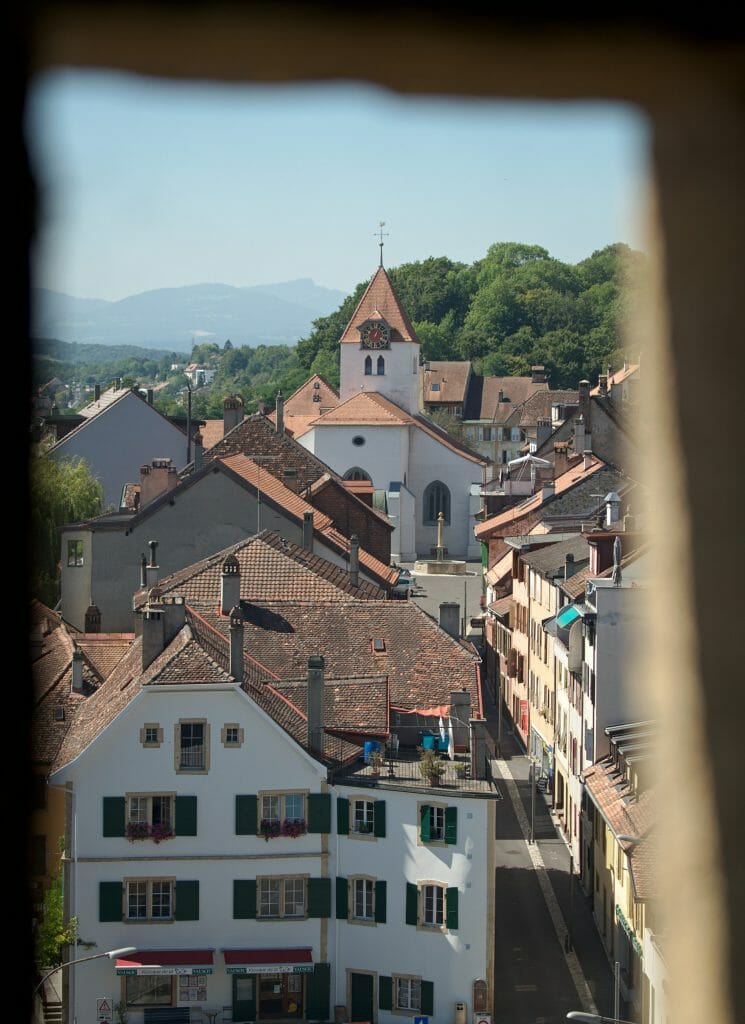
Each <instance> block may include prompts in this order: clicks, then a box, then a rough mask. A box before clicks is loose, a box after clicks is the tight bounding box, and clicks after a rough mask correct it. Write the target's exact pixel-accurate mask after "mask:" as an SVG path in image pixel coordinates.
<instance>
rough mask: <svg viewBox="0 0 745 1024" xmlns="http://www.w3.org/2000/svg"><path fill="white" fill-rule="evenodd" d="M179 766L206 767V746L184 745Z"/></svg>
mask: <svg viewBox="0 0 745 1024" xmlns="http://www.w3.org/2000/svg"><path fill="white" fill-rule="evenodd" d="M179 766H180V767H181V768H204V747H182V748H181V756H180V758H179Z"/></svg>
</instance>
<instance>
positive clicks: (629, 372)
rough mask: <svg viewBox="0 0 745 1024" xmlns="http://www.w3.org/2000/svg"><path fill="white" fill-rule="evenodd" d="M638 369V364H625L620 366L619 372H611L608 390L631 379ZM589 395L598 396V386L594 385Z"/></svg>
mask: <svg viewBox="0 0 745 1024" xmlns="http://www.w3.org/2000/svg"><path fill="white" fill-rule="evenodd" d="M638 369H639V364H638V363H627V364H626V365H625V366H622V367H621V368H620V370H613V372H612V373H611V374H610V375H609V376H608V388H609V389H610V387H611V386H612V385H613V384H622V383H623V381H625V380H628V378H629V377H633V376H634V374H635V373H636V371H637V370H638ZM590 394H591V395H599V394H600V385H599V384H596V385H595V387H594V388H592V389H591V390H590Z"/></svg>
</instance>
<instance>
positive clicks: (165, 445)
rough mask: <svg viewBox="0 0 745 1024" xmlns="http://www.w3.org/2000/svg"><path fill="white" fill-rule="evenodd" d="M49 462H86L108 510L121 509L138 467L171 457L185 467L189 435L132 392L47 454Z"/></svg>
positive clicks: (138, 476) (138, 469) (178, 464)
mask: <svg viewBox="0 0 745 1024" xmlns="http://www.w3.org/2000/svg"><path fill="white" fill-rule="evenodd" d="M49 456H50V458H53V459H64V458H83V459H85V460H86V462H88V464H89V465H90V467H91V470H92V471H93V473H94V475H95V476H97V477H98V478H99V480H100V481H101V483H102V484H103V489H104V507H106V506H108V505H113V506H114V507H115V508H119V501H120V498H121V493H122V487H123V486H124V484H126V483H137V482H138V481H139V479H140V467H141V466H143V465H145V464H146V463H148V464H150V463H151V462H152V461H153V459H157V458H170V459H172V460H173V464H174V466H176V468H177V469H180V468H181V467H182V466H184V465H185V463H186V435H185V434H184V433H182V431H180V430H179V429H178V428H177V427H175V426H174V425H173V424H172V423H170V422H169V421H168V420H167V419H166V418H165V417H164V416H161V414H160V413H159V412H157V411H156V410H155V409H153V408H152V406H150V405H148V404H147V402H143V400H142V399H141V398H139V397H138V396H137V395H135V394H133V393H131V392H130V393H128V394H127V395H126V396H125V397H124V398H122V399H121V400H119V401H117V402H115V403H114V404H112V405H110V406H109V407H108V408H106V409H104V410H103V411H102V412H101V413H99V414H98V415H97V416H96V417H95V418H92V419H90V420H89V421H88V422H87V423H85V424H83V425H82V426H81V427H79V428H78V429H77V430H76V431H73V433H72V434H71V435H69V436H68V437H63V438H62V440H61V441H60V442H59V443H58V444H56V445H55V447H54V449H53V450H52V451H50V452H49Z"/></svg>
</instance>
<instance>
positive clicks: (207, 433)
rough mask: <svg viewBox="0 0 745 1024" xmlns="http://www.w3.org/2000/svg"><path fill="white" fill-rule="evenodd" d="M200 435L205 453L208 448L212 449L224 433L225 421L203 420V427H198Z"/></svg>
mask: <svg viewBox="0 0 745 1024" xmlns="http://www.w3.org/2000/svg"><path fill="white" fill-rule="evenodd" d="M199 432H200V434H201V435H202V447H203V448H204V450H205V451H206V450H207V449H208V448H212V447H214V445H216V444H217V442H218V441H219V440H220V438H221V437H222V436H223V433H224V432H225V421H224V420H222V419H220V420H205V421H204V426H203V427H200V430H199Z"/></svg>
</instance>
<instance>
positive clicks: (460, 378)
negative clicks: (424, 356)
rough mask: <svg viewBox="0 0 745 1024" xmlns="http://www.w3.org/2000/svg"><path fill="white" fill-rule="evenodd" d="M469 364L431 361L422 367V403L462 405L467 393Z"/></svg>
mask: <svg viewBox="0 0 745 1024" xmlns="http://www.w3.org/2000/svg"><path fill="white" fill-rule="evenodd" d="M470 376H471V363H470V362H468V361H466V360H458V361H452V362H448V361H446V360H431V361H430V362H428V363H425V366H424V401H425V402H432V403H435V402H436V403H442V402H451V403H457V404H458V405H463V403H464V402H465V400H466V397H467V392H468V381H469V378H470Z"/></svg>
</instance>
